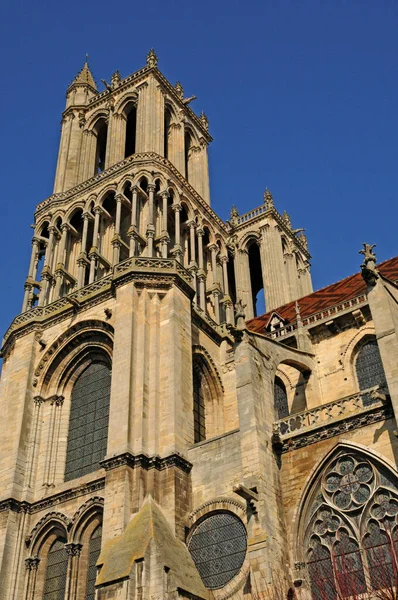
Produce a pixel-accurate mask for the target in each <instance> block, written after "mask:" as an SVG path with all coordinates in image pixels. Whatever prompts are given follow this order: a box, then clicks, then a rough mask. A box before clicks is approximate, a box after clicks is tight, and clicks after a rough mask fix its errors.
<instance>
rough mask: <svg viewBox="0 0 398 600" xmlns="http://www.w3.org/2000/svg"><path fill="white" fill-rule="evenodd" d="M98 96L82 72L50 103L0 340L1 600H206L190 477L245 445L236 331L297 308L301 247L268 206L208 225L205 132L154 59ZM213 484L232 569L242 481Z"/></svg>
mask: <svg viewBox="0 0 398 600" xmlns="http://www.w3.org/2000/svg"><path fill="white" fill-rule="evenodd" d="M104 84H105V89H104V90H103V91H101V92H99V91H98V89H97V86H96V83H95V81H94V78H93V76H92V74H91V71H90V69H89V66H88V64H87V63H85V64H84V66H83V68H82V70H81V71H80V72H79V74H78V75H77V76H76V77H75V79H74V80H73V82H72V83H71V85H70V86H69V87H68V90H67V99H66V109H65V111H64V113H63V119H62V130H61V141H60V149H59V156H58V162H57V169H56V176H55V186H54V193H53V194H52V196H50V197H49V198H47V199H46V200H44V201H43V202H41V203H40V204H39V205H38V206H37V209H36V212H35V230H34V236H33V241H32V255H31V260H30V265H29V272H28V277H27V279H26V282H25V293H24V300H23V307H22V312H21V314H19V315H18V316H17V317H16V318H15V319H14V320H13V322H12V323H11V325H10V327H9V329H8V330H7V332H6V334H5V336H4V343H3V348H2V355H3V357H4V368H3V374H2V379H1V387H0V407H1V412H2V420H1V428H2V429H1V435H0V444H1V446H0V447H1V450H2V456H3V463H2V465H3V466H2V470H1V472H0V489H1V499H0V518H1V519H0V540H1V541H0V589H1V590H2V593H4V597H5V598H7V599H9V600H52V599H53V598H54V597H56V598H57V600H58V598H59V599H61V598H62V599H63V600H64V599H65V600H83V598H84V599H90V600H91V599H93V598H94V593H96V596H95V597H96V599H97V600H102V599H105V598H106V599H107V600H111V599H115V600H116V598H117V599H118V600H128V599H130V598H132V597H134V598H143V599H146V598H148V599H149V598H153V597H159V598H173V599H175V598H179V597H184V598H187V597H188V598H196V599H197V598H207V597H208V590H207V589H206V588H205V585H204V583H203V582H204V581H205V579H204V578H203V576H202V578H201V576H200V575H199V571H198V565H197V563H195V564H194V559H193V558H192V556H193V554H192V556H191V554H190V553H189V552H188V547H187V545H188V538H189V535H190V533H189V532H191V533H192V527H193V523H194V521H195V519H196V518H199V517H198V515H201V517H200V518H202V516H203V514H204V513H203V510H204V509H203V506H207V504H206V502H207V494H208V493H210V492H206V489H207V488H206V485H207V484H206V482H205V481H202V480H201V477H202V475H201V473H202V470H201V467H199V466H198V467H197V469H196V471H195V464H199V463H200V462H201V461H203V460H204V457H205V451H206V446H205V445H204V446H201V444H203V443H204V442H206V441H207V440H209V439H213V438H214V439H216V440H217V439H218V437H219V436H223V435H227V434H228V435H230V432H235V433H236V432H237V431H238V430H239V426H241V427H242V428H244V423H247V427H248V429H250V428H251V427H252V420H251V419H252V415H250V418H246V421H245V420H244V419H243V420H242V421H241V424H239V418H240V417H239V410H238V402H239V394H238V391H237V379H236V377H237V376H236V372H235V365H234V360H235V358H234V356H235V354H234V353H235V344H236V340H238V339H240V338H239V335H240V334H239V335H238V334H237V333H236V331H237V330H236V328H235V326H236V325H237V323H236V321H237V318H239V319H240V321H241V322H242V320H243V316H244V315H246V317H247V318H249V317H252V316H254V313H255V301H256V294H257V293H259V291H260V290H262V289H263V288H264V293H265V297H266V302H267V309H268V310H269V309H272V308H276V307H277V306H279V305H280V304H283V303H284V302H288V301H291V300H294V299H296V298H297V297H299V296H300V295H304V294H306V293H308V292H309V291H311V279H310V274H309V258H310V256H309V253H308V248H307V243H306V238H305V236H304V235H303V234H302V230H294V229H293V228H292V225H291V223H290V219H289V217H288V215H286V214H283V215H281V214H280V213H279V212H278V211H277V210H276V208H275V206H274V204H273V199H272V196H271V195H270V193H269V192H267V193H266V196H265V198H264V204H262V205H261V206H260V207H258V208H256V209H254V210H253V211H250V212H249V213H246V214H245V215H238V214H237V211H236V209H234V210H233V211H232V213H231V219H230V221H228V222H223V221H222V220H221V219H220V218H219V217H218V216H217V214H216V213H215V212H214V211H213V210H212V208H211V207H210V192H209V174H208V159H207V146H208V144H209V142H210V141H211V137H210V135H209V132H208V127H209V124H208V120H207V117H206V116H205V115H204V114H203V113H202V114H201V115H200V116H197V115H196V114H195V113H194V112H193V110H192V109H191V108H190V102H191V101H192V100H193V98H194V97H191V98H185V96H184V91H183V88H182V85H181V84H180V83H177V84H175V85H174V86H172V85H171V84H170V83H169V82H168V81H167V80H166V79H165V77H164V76H163V75H162V73H161V72H160V71H159V70H158V68H157V57H156V54H155V52H154V51H153V50H151V51H150V52H149V54H148V56H147V62H146V65H145V66H144V67H143V68H141V69H139V70H138V71H136V72H135V73H133V74H132V75H130V76H128V77H126V78H122V77H121V76H120V74H119V72H118V71H116V72H115V73H114V74H113V75H112V77H111V80H110V83H108V82H107V81H104ZM236 307H238V310H236ZM241 325H242V324H240V326H241ZM239 360H241V361H242V364H243V363H244V362H245V360H246V358H245V356H244V357H243V359H241V358H239ZM245 402H246V399H245ZM247 406H249V405H248V404H247ZM245 410H246V409H245ZM253 418H254V417H253ZM242 431H243V429H242ZM264 431H266V433H264ZM261 432H262V433H261V435H268V433H267V432H268V429H267V430H263V429H261ZM234 435H235V434H234ZM242 435H243V434H242ZM253 435H254V434H253V432H252V433H251V434H250V436H252V437H253ZM250 436H249V437H246V438H245V440H246V441H245V444H247V440H248V439H249V438H250V439H252V437H250ZM228 439H231V440H232V439H234V440H237V441H238V438H237V437H236V436H235V438H228ZM228 443H229V442H228ZM234 443H235V442H234ZM237 443H239V441H238V442H237ZM267 443H268V442H267ZM264 444H265V442H264ZM265 445H266V444H265ZM242 447H244V444H243V446H242ZM245 447H246V446H245ZM264 447H265V446H264ZM202 448H204V451H203V452H204V454H203V455H202V454H201V452H202ZM245 452H246V450H245ZM195 457H196V458H195ZM198 457H199V458H198ZM195 460H197V463H195ZM245 460H246V461H247V464H248V465H250V469H252V465H253V462H252V460H251V458H250V456H249V454H247V457H246V459H245ZM260 462H261V461H260ZM259 464H260V463H259ZM270 464H271V465H272V464H273V463H272V462H270ZM267 468H268V467H267ZM270 468H273V467H270ZM259 470H260V467H259ZM246 472H248V471H247V469H246V470H245V469H244V470H243V471H242V473H246ZM231 473H233V478H238V479H239V481H235V480H234V481H233V482H231V481H228V482H227V483H226V484H225V486H226V487H225V490H224V489H223V488H222V486H221V488H222V489H221V488H220V491H219V492H217V493H218V494H219V495H221V496H223V495H224V494H225V495H226V498H227V500H225V502H224V500H223V501H222V502H223V504H222V506H224V508H225V506H227V507H231V510H232V511H233V512H234V515H235V516H233V517H231V515H230V514H229V513H228V515H229V516H228V518H227V522H228V528H229V529H228V530H229V531H231V530H232V531H234V528H236V530H237V531H239V532H240V533H239V535H240V540H241V551H240V557H241V558H242V561H243V559H245V556H246V554H245V552H246V547H247V540H246V537H247V536H249V537H250V536H251V535H254V536H257V537H256V539H260V538H261V539H263V538H262V537H261V536H263V534H262V533H261V526H260V524H259V523H260V522H259V521H258V520H254V519H252V521H251V522H247V523H246V524H247V530H246V528H245V527H246V525H245V526H244V525H243V522H242V521H241V518H242V519H243V518H246V517H243V516H242V515H244V514H245V505H244V504H243V505H242V503H241V502H237V501H236V500H233V501H230V500H228V498H229V496H230V495H231V494H232V491H231V490H232V487H233V486H232V483H237V484H240V483H241V480H240V478H242V481H244V478H245V477H246V475H243V474H242V475H241V474H240V471H239V469H238V470H236V469H235V470H232V471H231ZM252 479H253V477H252ZM253 481H254V480H253ZM244 482H245V481H244ZM245 485H246V483H245ZM256 485H257V484H256V483H255V482H254V483H253V482H252V483H251V484H250V486H251V487H253V488H255V487H256ZM250 486H249V487H250ZM243 488H244V489H246V488H245V486H243ZM243 488H242V486H241V487H239V486H238V488H237V489H239V490H240V489H243ZM250 493H251V492H250ZM250 493H249V495H250ZM252 493H253V494H254V496H253V497H255V496H256V493H255V492H252ZM214 495H215V492H214V493H213V492H212V497H214ZM214 502H215V501H214ZM217 502H218V500H217ZM228 502H229V504H228ZM267 502H268V503H269V506H273V505H274V504H275V505H276V503H277V500H276V499H275V498H268V499H267ZM273 503H274V504H273ZM202 504H203V506H202ZM214 506H216V504H215V505H214ZM217 506H218V505H217ZM217 506H216V512H217V511H218V508H217ZM242 507H243V508H242ZM223 510H224V509H223ZM228 510H229V509H228ZM235 513H236V514H235ZM195 515H196V516H195ZM239 515H240V516H239ZM228 519H229V520H228ZM237 519H238V521H239V522H238V521H237ZM276 527H279V525H278V526H276ZM231 528H232V529H231ZM187 532H188V537H187ZM263 537H264V536H263ZM282 546H283V544H282V543H281V544H280V546H278V547H280V548H282ZM280 551H281V552H282V550H280ZM170 552H171V554H170ZM278 552H279V550H278ZM245 560H246V562H245V565H246V566H245V569H246V571H242V573H243V572H244V573H246V574H247V569H248V565H249V562H248V560H249V559H248V558H247V559H245ZM256 560H257V559H256ZM260 563H261V560H257V563H256V564H260ZM238 570H239V569H238ZM97 571H98V576H97ZM201 575H202V573H201ZM245 576H246V575H245ZM242 577H243V575H242ZM224 580H225V581H227V580H228V573H227V574H226V575H224V576H223V581H224ZM242 581H243V580H242ZM239 585H240V584H239ZM54 590H55V591H54ZM55 593H56V594H58V595H55ZM51 594H53V595H51ZM220 597H221V596H220Z"/></svg>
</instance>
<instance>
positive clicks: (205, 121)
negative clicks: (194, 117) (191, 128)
mask: <svg viewBox="0 0 398 600" xmlns="http://www.w3.org/2000/svg"><path fill="white" fill-rule="evenodd" d="M199 119H200V122H201V123H202V125H203V127H204V128H205V129H206V131H209V119H208V118H207V117H206V115H205V113H204V112H203V110H202V112H201V113H200V117H199Z"/></svg>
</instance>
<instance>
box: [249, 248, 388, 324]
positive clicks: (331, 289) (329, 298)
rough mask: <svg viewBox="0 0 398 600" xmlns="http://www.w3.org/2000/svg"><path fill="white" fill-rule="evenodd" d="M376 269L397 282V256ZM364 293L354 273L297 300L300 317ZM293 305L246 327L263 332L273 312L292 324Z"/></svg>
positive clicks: (359, 277)
mask: <svg viewBox="0 0 398 600" xmlns="http://www.w3.org/2000/svg"><path fill="white" fill-rule="evenodd" d="M377 268H378V270H379V272H380V273H381V274H382V275H383V276H384V277H386V278H387V279H390V280H391V281H394V282H396V281H397V280H398V256H395V257H394V258H390V259H389V260H386V261H385V262H383V263H380V264H379V265H377ZM365 292H366V284H365V281H364V280H363V278H362V275H361V273H355V275H350V277H346V278H345V279H342V280H341V281H338V282H337V283H332V285H328V286H327V287H324V288H322V289H320V290H318V291H317V292H313V293H312V294H309V295H308V296H304V297H303V298H299V300H298V304H299V307H300V313H301V317H302V318H303V319H305V318H307V317H310V316H311V315H314V314H316V313H318V312H320V311H322V310H326V309H327V308H331V307H332V306H336V305H337V304H341V303H342V302H345V301H347V300H351V299H352V298H356V297H357V296H360V295H361V294H364V293H365ZM295 304H296V303H295V302H289V303H288V304H284V305H283V306H280V307H279V308H276V309H274V310H271V311H269V312H268V313H265V314H264V315H261V316H260V317H255V318H254V319H250V321H248V322H247V326H248V328H249V329H250V330H251V331H255V332H259V333H260V332H261V333H262V332H264V328H265V327H266V326H267V324H268V321H269V318H270V316H271V315H272V313H274V312H276V313H278V315H280V316H281V317H282V318H283V319H285V320H286V321H288V322H289V323H292V322H294V321H296V308H295Z"/></svg>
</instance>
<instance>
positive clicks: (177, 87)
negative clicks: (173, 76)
mask: <svg viewBox="0 0 398 600" xmlns="http://www.w3.org/2000/svg"><path fill="white" fill-rule="evenodd" d="M174 89H175V91H176V92H177V94H178V96H179V97H180V98H181V100H183V99H184V88H183V87H182V85H181V83H180V82H179V81H177V83H176V84H175V86H174Z"/></svg>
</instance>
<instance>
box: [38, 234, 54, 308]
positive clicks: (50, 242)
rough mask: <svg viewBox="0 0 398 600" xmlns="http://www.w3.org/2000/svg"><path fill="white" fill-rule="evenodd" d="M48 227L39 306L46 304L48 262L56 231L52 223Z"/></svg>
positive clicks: (49, 276) (48, 273)
mask: <svg viewBox="0 0 398 600" xmlns="http://www.w3.org/2000/svg"><path fill="white" fill-rule="evenodd" d="M48 229H49V232H50V235H49V238H48V242H47V247H46V253H45V255H44V265H43V270H42V272H41V279H42V284H41V289H40V296H39V306H43V305H44V304H46V299H47V293H48V287H49V285H50V283H51V280H52V274H51V271H50V264H51V255H52V252H53V247H54V237H55V233H56V228H55V227H54V226H53V225H52V226H50V227H49V228H48Z"/></svg>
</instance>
